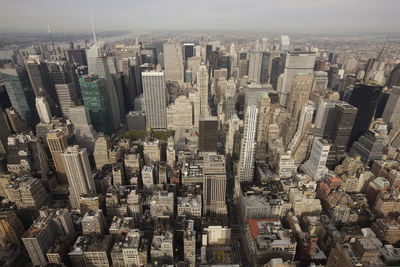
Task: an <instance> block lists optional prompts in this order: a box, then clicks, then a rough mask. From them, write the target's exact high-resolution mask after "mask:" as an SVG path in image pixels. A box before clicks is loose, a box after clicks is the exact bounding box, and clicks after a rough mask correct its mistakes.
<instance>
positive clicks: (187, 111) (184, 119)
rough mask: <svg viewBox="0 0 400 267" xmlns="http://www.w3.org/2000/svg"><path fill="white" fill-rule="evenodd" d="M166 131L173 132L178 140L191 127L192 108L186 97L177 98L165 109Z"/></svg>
mask: <svg viewBox="0 0 400 267" xmlns="http://www.w3.org/2000/svg"><path fill="white" fill-rule="evenodd" d="M167 126H168V129H173V130H175V136H176V137H177V139H180V137H181V136H182V134H183V133H184V132H185V131H186V130H187V129H189V128H191V127H192V126H193V106H192V102H191V101H190V99H189V98H188V97H186V96H178V98H177V99H175V102H174V103H173V104H170V105H169V106H168V109H167Z"/></svg>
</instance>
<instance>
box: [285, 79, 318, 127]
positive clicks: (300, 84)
mask: <svg viewBox="0 0 400 267" xmlns="http://www.w3.org/2000/svg"><path fill="white" fill-rule="evenodd" d="M312 82H313V75H312V74H304V73H298V74H296V75H294V76H293V80H292V90H291V92H290V95H289V98H288V100H287V103H286V106H287V109H288V111H289V112H290V113H291V114H292V119H293V120H295V121H297V120H298V118H299V116H300V112H301V109H302V108H303V106H304V104H306V103H307V101H308V99H309V98H310V93H311V88H312Z"/></svg>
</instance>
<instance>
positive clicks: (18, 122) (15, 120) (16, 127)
mask: <svg viewBox="0 0 400 267" xmlns="http://www.w3.org/2000/svg"><path fill="white" fill-rule="evenodd" d="M5 112H6V117H7V120H8V122H9V123H10V124H9V125H10V127H11V129H10V130H11V132H14V133H28V132H29V131H31V128H30V127H29V125H28V124H27V123H26V121H25V120H24V119H23V118H22V117H21V115H20V114H19V113H18V112H17V111H16V110H15V108H13V107H11V108H7V109H6V110H5Z"/></svg>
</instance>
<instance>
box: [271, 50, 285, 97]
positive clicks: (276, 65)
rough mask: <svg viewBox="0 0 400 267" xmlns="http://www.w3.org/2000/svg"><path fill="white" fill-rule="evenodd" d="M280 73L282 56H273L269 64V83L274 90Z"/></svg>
mask: <svg viewBox="0 0 400 267" xmlns="http://www.w3.org/2000/svg"><path fill="white" fill-rule="evenodd" d="M282 73H283V64H282V58H280V57H277V58H274V59H273V60H272V65H271V84H272V87H273V88H274V89H275V90H276V89H277V87H278V78H279V75H281V74H282Z"/></svg>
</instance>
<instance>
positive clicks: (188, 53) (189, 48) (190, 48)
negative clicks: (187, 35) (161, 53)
mask: <svg viewBox="0 0 400 267" xmlns="http://www.w3.org/2000/svg"><path fill="white" fill-rule="evenodd" d="M193 56H194V44H193V43H190V44H189V43H186V44H183V58H184V60H187V59H188V58H190V57H193Z"/></svg>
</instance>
